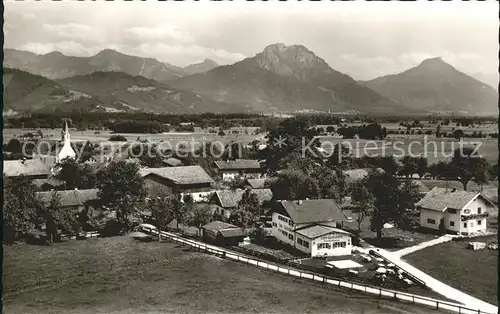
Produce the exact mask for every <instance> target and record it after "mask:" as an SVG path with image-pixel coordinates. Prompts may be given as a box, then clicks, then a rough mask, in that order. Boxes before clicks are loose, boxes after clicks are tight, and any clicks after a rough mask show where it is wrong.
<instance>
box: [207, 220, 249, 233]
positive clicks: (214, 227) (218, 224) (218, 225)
mask: <svg viewBox="0 0 500 314" xmlns="http://www.w3.org/2000/svg"><path fill="white" fill-rule="evenodd" d="M202 228H203V229H206V230H209V231H212V232H214V233H217V232H219V231H220V230H224V229H240V227H238V226H235V225H232V224H228V223H226V222H222V221H218V220H216V221H212V222H209V223H207V224H206V225H203V226H202Z"/></svg>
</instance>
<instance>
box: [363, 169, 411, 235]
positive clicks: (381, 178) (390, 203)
mask: <svg viewBox="0 0 500 314" xmlns="http://www.w3.org/2000/svg"><path fill="white" fill-rule="evenodd" d="M362 184H363V185H365V186H366V187H367V189H368V190H369V191H370V193H371V194H372V195H373V197H374V199H375V201H374V203H373V204H374V208H373V211H372V212H371V228H372V230H374V231H376V232H377V239H379V240H380V239H381V238H382V229H383V227H384V224H385V223H387V222H394V223H396V224H398V225H404V224H407V221H408V210H407V208H406V205H407V204H406V200H407V199H408V197H407V196H406V195H403V194H404V193H406V192H404V191H402V190H401V183H400V181H399V180H398V179H397V178H395V177H393V176H392V175H391V174H389V173H387V172H384V173H380V172H376V171H373V172H371V173H370V175H369V176H368V177H367V178H365V179H363V182H362ZM402 197H403V198H404V200H405V201H404V202H403V200H402V199H401V198H402Z"/></svg>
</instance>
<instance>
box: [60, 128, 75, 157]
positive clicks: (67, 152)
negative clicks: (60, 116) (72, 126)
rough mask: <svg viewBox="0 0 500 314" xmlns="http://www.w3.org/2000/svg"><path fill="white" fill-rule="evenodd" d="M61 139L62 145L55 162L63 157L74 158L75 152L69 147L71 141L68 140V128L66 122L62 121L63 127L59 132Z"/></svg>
mask: <svg viewBox="0 0 500 314" xmlns="http://www.w3.org/2000/svg"><path fill="white" fill-rule="evenodd" d="M61 140H62V142H63V147H62V148H61V150H60V151H59V153H58V154H57V162H60V161H61V160H63V159H65V158H72V159H75V158H76V153H75V151H74V150H73V148H72V147H71V141H70V135H69V128H68V122H65V123H64V129H63V130H62V132H61Z"/></svg>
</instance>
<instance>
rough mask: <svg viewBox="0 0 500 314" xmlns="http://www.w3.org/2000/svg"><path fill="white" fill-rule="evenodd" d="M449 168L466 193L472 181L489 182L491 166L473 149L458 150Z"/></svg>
mask: <svg viewBox="0 0 500 314" xmlns="http://www.w3.org/2000/svg"><path fill="white" fill-rule="evenodd" d="M449 166H450V172H451V174H453V176H454V177H456V178H457V180H458V181H460V183H462V185H463V187H464V191H467V184H468V183H469V181H471V180H474V181H475V182H477V183H485V182H487V181H488V169H489V164H488V162H487V161H486V159H484V158H483V157H481V156H479V155H478V154H477V152H476V151H475V149H474V148H472V147H461V148H457V149H456V150H455V151H454V152H453V157H452V159H451V162H450V164H449Z"/></svg>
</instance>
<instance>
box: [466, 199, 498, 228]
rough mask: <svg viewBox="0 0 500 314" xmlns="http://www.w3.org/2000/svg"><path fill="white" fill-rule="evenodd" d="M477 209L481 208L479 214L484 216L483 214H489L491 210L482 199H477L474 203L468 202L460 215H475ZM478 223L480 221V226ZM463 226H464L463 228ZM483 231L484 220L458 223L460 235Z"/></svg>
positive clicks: (484, 226)
mask: <svg viewBox="0 0 500 314" xmlns="http://www.w3.org/2000/svg"><path fill="white" fill-rule="evenodd" d="M478 208H481V214H484V213H485V212H488V213H489V212H490V211H491V210H492V209H493V208H492V206H491V205H490V204H488V203H486V202H485V201H484V200H483V199H482V198H480V197H478V198H476V199H475V200H474V201H472V202H470V203H469V204H468V205H467V206H465V207H464V208H463V209H462V210H461V212H460V214H461V215H465V216H468V215H476V214H478ZM467 210H468V213H467ZM478 221H481V224H480V225H479V224H478ZM464 224H466V225H465V226H464ZM485 230H486V218H481V219H471V220H467V221H460V231H461V232H462V233H475V232H479V231H485Z"/></svg>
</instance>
